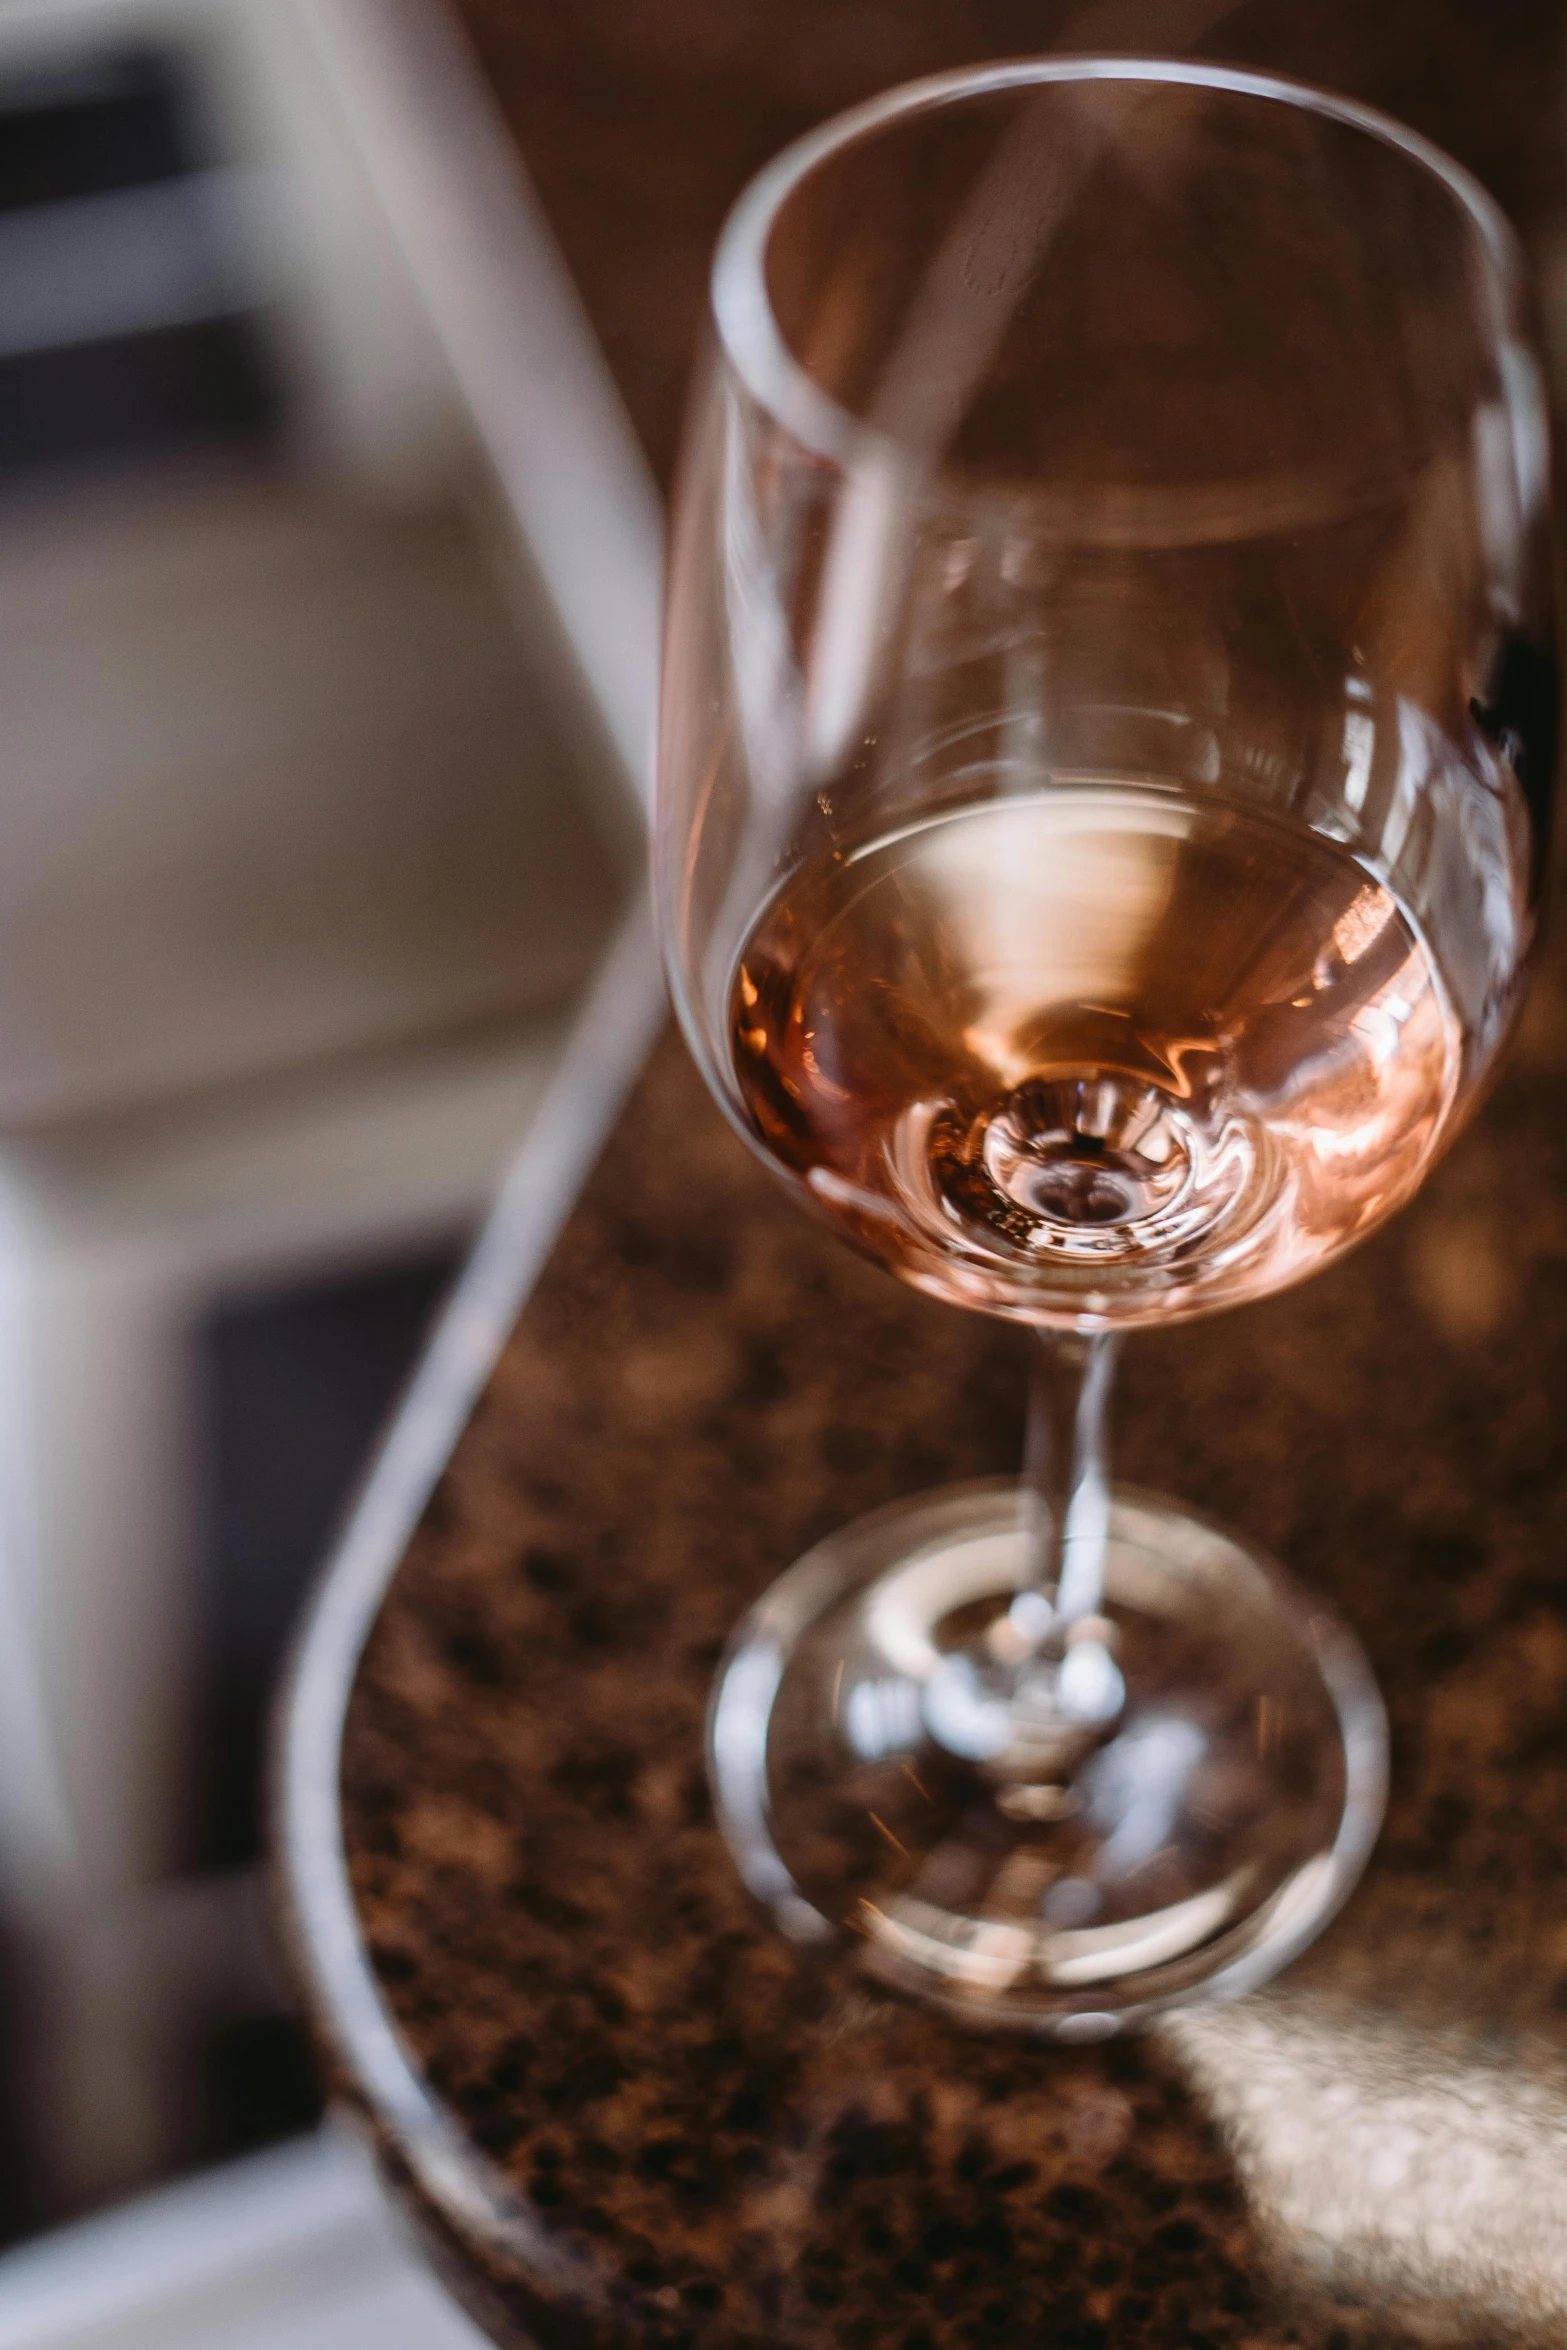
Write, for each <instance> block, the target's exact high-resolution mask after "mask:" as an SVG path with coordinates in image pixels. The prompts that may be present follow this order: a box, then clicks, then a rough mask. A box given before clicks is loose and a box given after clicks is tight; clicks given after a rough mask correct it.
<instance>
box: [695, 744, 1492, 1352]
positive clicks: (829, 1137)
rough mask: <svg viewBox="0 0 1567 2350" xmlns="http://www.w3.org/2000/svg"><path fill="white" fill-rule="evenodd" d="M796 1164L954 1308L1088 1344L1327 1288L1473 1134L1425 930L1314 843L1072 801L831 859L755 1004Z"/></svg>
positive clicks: (812, 873)
mask: <svg viewBox="0 0 1567 2350" xmlns="http://www.w3.org/2000/svg"><path fill="white" fill-rule="evenodd" d="M730 1038H731V1048H730V1049H731V1055H732V1067H733V1073H734V1079H735V1083H736V1086H737V1089H738V1092H739V1096H740V1099H741V1102H742V1104H743V1107H744V1112H745V1115H746V1117H747V1120H748V1122H749V1124H750V1126H751V1128H752V1129H753V1131H754V1133H755V1134H756V1136H757V1137H758V1138H759V1139H760V1141H761V1142H762V1143H763V1144H764V1146H765V1147H766V1149H767V1150H768V1151H769V1152H770V1153H771V1154H772V1156H773V1157H774V1158H775V1159H776V1160H778V1161H779V1162H781V1163H782V1165H783V1166H784V1167H786V1168H788V1169H789V1170H791V1171H792V1172H793V1173H794V1174H795V1175H796V1176H797V1177H798V1178H800V1179H801V1180H802V1182H803V1183H804V1185H805V1186H806V1187H807V1189H808V1191H809V1193H810V1195H811V1196H812V1198H813V1199H814V1201H815V1203H816V1205H817V1206H818V1207H819V1208H820V1209H821V1210H823V1211H825V1212H826V1213H827V1215H828V1216H829V1217H830V1218H831V1219H832V1220H833V1221H834V1222H836V1223H837V1224H838V1225H839V1226H840V1228H841V1229H842V1230H844V1232H845V1233H846V1235H847V1236H848V1237H850V1238H852V1239H854V1240H855V1241H856V1242H857V1243H858V1244H859V1245H860V1246H861V1247H863V1248H865V1249H868V1250H869V1251H870V1252H871V1253H872V1254H874V1255H875V1256H877V1257H879V1258H881V1259H882V1260H883V1261H884V1262H886V1263H887V1264H889V1265H890V1266H891V1267H892V1269H893V1270H894V1271H896V1272H898V1273H900V1274H902V1276H903V1277H904V1278H905V1279H906V1280H909V1281H912V1282H913V1283H915V1284H916V1285H917V1286H918V1287H920V1288H923V1289H927V1290H930V1291H932V1292H934V1293H935V1294H937V1295H938V1296H942V1297H946V1298H948V1299H950V1300H952V1301H953V1302H954V1303H957V1304H962V1305H967V1306H978V1307H982V1308H985V1309H988V1310H989V1311H990V1312H992V1313H1000V1314H1003V1315H1010V1316H1013V1317H1015V1318H1017V1319H1019V1320H1027V1321H1030V1322H1041V1321H1044V1322H1056V1323H1058V1324H1064V1325H1069V1326H1071V1325H1077V1326H1083V1327H1093V1326H1114V1325H1120V1324H1126V1323H1133V1322H1138V1321H1144V1320H1150V1319H1159V1320H1168V1319H1171V1318H1175V1317H1178V1316H1182V1315H1186V1314H1192V1313H1197V1312H1202V1311H1206V1310H1208V1309H1209V1308H1211V1307H1214V1306H1218V1305H1221V1304H1230V1303H1234V1302H1235V1301H1237V1300H1239V1299H1241V1298H1245V1297H1251V1296H1256V1295H1258V1294H1259V1293H1262V1292H1265V1291H1268V1290H1272V1289H1276V1288H1278V1287H1279V1286H1280V1285H1281V1284H1282V1283H1284V1282H1287V1281H1293V1280H1297V1279H1299V1278H1300V1277H1301V1276H1303V1275H1304V1274H1306V1273H1309V1272H1311V1271H1313V1270H1314V1269H1315V1268H1316V1267H1317V1266H1319V1265H1321V1264H1322V1263H1323V1262H1324V1260H1325V1259H1327V1258H1329V1257H1331V1256H1334V1255H1335V1254H1337V1253H1338V1252H1339V1251H1340V1250H1342V1249H1344V1248H1345V1247H1347V1246H1348V1245H1349V1243H1350V1242H1351V1241H1353V1240H1355V1239H1356V1238H1358V1237H1359V1236H1360V1235H1361V1234H1363V1233H1365V1232H1366V1231H1368V1230H1369V1229H1370V1228H1371V1227H1372V1226H1373V1225H1375V1224H1378V1223H1380V1222H1381V1221H1382V1219H1383V1218H1384V1217H1385V1216H1387V1215H1389V1214H1391V1213H1392V1211H1393V1210H1394V1209H1395V1208H1397V1207H1398V1206H1400V1205H1401V1204H1402V1202H1403V1201H1404V1200H1406V1199H1407V1198H1408V1197H1409V1196H1410V1194H1411V1193H1412V1192H1413V1191H1414V1190H1415V1189H1416V1187H1417V1185H1418V1184H1419V1182H1420V1180H1421V1177H1422V1175H1423V1174H1424V1172H1425V1170H1426V1168H1427V1166H1428V1164H1429V1162H1430V1160H1431V1158H1432V1156H1433V1154H1434V1153H1435V1152H1436V1150H1437V1149H1438V1148H1439V1146H1440V1144H1441V1143H1442V1141H1443V1140H1444V1139H1445V1132H1446V1128H1447V1123H1448V1117H1449V1112H1450V1110H1451V1108H1452V1104H1453V1100H1454V1095H1455V1091H1456V1087H1457V1079H1458V1071H1459V1054H1460V1042H1461V1039H1460V1034H1459V1028H1458V1023H1457V1021H1456V1019H1455V1018H1454V1015H1453V1013H1452V1010H1451V1008H1450V1006H1449V1003H1448V1000H1447V996H1446V994H1445V991H1444V988H1443V985H1442V982H1441V979H1440V977H1439V976H1438V974H1437V971H1436V969H1435V967H1434V965H1433V962H1432V959H1431V955H1430V953H1429V951H1428V949H1427V947H1426V945H1425V944H1424V942H1423V940H1422V938H1421V936H1420V934H1419V932H1418V930H1417V928H1416V926H1415V924H1414V922H1413V921H1412V920H1411V919H1410V917H1409V916H1408V915H1407V914H1406V913H1405V911H1404V910H1402V909H1401V908H1400V906H1399V904H1398V902H1397V900H1396V899H1395V898H1394V897H1393V895H1392V894H1391V893H1390V891H1389V890H1388V889H1387V888H1386V887H1385V886H1384V884H1383V883H1382V882H1381V881H1379V880H1378V879H1377V878H1376V877H1375V876H1374V875H1373V874H1372V873H1370V872H1369V871H1368V870H1367V869H1366V867H1365V866H1363V865H1362V864H1360V863H1359V862H1358V861H1357V859H1356V858H1355V857H1354V856H1353V855H1352V854H1351V852H1350V851H1349V850H1348V849H1346V848H1344V847H1343V846H1341V845H1340V844H1339V843H1337V842H1335V841H1332V840H1329V839H1325V838H1324V837H1323V836H1322V835H1320V834H1318V833H1316V832H1313V831H1311V830H1310V829H1309V828H1307V827H1306V826H1305V825H1303V824H1301V823H1299V822H1297V821H1291V820H1289V819H1287V818H1282V817H1279V816H1275V815H1271V814H1266V813H1259V812H1256V811H1254V810H1249V809H1247V808H1244V807H1238V806H1236V805H1234V804H1233V803H1231V802H1228V801H1223V800H1219V799H1216V798H1205V797H1203V796H1201V795H1196V794H1192V793H1190V792H1188V791H1185V790H1183V789H1175V788H1167V787H1163V786H1152V785H1150V786H1146V787H1145V786H1139V785H1128V784H1111V785H1105V784H1103V783H1099V784H1086V785H1082V786H1072V785H1066V784H1059V785H1055V786H1053V787H1051V788H1049V789H1047V790H1042V791H1036V792H1032V793H1030V794H1028V795H1026V796H1016V797H1004V798H998V799H991V800H986V801H982V802H979V803H977V804H970V805H967V806H965V807H962V808H960V809H958V810H957V811H955V812H944V813H941V814H938V815H934V816H931V817H929V818H927V819H926V820H924V821H922V822H919V823H916V824H913V825H910V826H908V827H907V828H905V829H902V830H899V831H897V832H893V833H889V834H886V835H884V836H883V837H881V838H880V839H877V840H874V841H871V842H870V843H868V844H867V845H865V846H863V847H861V848H859V849H857V850H854V851H849V852H844V851H837V852H828V853H826V854H823V855H821V856H820V857H818V858H817V859H815V860H814V861H808V862H806V863H805V864H803V865H801V866H800V867H798V868H797V869H796V870H795V871H794V872H793V873H791V874H790V876H789V877H788V879H787V880H786V881H785V882H784V884H783V885H782V887H781V888H780V889H779V890H778V891H777V892H776V893H775V895H774V896H773V897H772V898H771V899H770V900H769V902H768V903H767V904H766V906H765V907H764V908H763V910H762V912H761V915H760V917H759V918H758V920H757V922H756V923H755V925H754V927H753V929H752V931H751V934H750V936H749V938H748V939H747V941H746V944H745V947H744V949H743V952H742V954H741V956H740V959H739V964H738V967H737V969H736V973H735V977H734V981H733V986H732V992H731V999H730Z"/></svg>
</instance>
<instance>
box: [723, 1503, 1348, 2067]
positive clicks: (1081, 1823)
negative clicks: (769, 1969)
mask: <svg viewBox="0 0 1567 2350" xmlns="http://www.w3.org/2000/svg"><path fill="white" fill-rule="evenodd" d="M1022 1507H1023V1503H1022V1499H1021V1493H1020V1488H1019V1487H1018V1486H1016V1485H1015V1484H1013V1483H1011V1482H1002V1481H993V1482H986V1483H984V1484H975V1485H966V1486H957V1487H953V1488H949V1489H948V1490H946V1491H944V1492H940V1493H935V1494H926V1495H922V1496H920V1497H918V1498H917V1499H915V1500H912V1501H903V1502H897V1503H895V1504H894V1505H893V1506H892V1507H891V1508H888V1509H884V1510H878V1511H876V1512H875V1513H874V1514H873V1515H871V1516H869V1517H866V1518H862V1519H860V1520H859V1521H858V1522H857V1523H856V1524H854V1525H852V1526H848V1527H845V1528H844V1529H843V1530H842V1531H841V1532H839V1533H836V1534H834V1535H831V1536H830V1537H829V1538H828V1540H827V1541H825V1542H823V1543H821V1544H819V1545H818V1547H817V1548H816V1549H815V1550H813V1551H811V1552H809V1553H808V1554H807V1556H806V1557H805V1558H803V1559H801V1560H800V1561H799V1563H798V1564H797V1565H796V1566H794V1567H792V1568H791V1569H790V1570H789V1572H788V1573H787V1574H786V1575H784V1576H782V1577H781V1578H780V1580H779V1581H778V1582H777V1583H775V1584H774V1585H773V1587H772V1589H771V1590H770V1591H768V1592H767V1593H766V1594H765V1595H764V1597H763V1598H762V1599H761V1600H760V1601H759V1602H758V1604H757V1605H756V1607H754V1608H753V1609H752V1610H751V1612H750V1614H749V1615H748V1616H747V1617H746V1619H745V1621H744V1622H743V1623H742V1624H741V1625H740V1626H739V1628H738V1630H737V1631H736V1633H735V1636H734V1638H733V1640H732V1641H731V1643H730V1646H729V1650H728V1654H727V1655H726V1657H725V1659H724V1662H723V1665H722V1666H721V1668H720V1671H719V1675H718V1680H717V1683H716V1686H715V1689H714V1694H713V1704H712V1711H711V1715H710V1720H709V1768H710V1771H711V1775H712V1783H713V1791H714V1796H715V1800H716V1803H717V1809H718V1818H719V1822H720V1825H721V1827H722V1829H723V1832H724V1835H725V1837H726V1839H727V1841H728V1843H729V1847H730V1849H731V1851H732V1852H733V1854H734V1857H735V1859H736V1861H737V1863H738V1864H739V1868H740V1873H741V1875H742V1876H743V1877H744V1879H745V1881H746V1883H747V1884H748V1885H749V1886H750V1888H751V1890H752V1892H753V1893H755V1894H756V1895H757V1896H758V1897H759V1899H761V1900H762V1901H763V1902H765V1903H766V1904H767V1905H768V1907H769V1908H770V1909H771V1910H772V1911H773V1914H774V1916H775V1917H776V1919H777V1921H778V1923H779V1925H780V1926H781V1927H782V1928H783V1930H784V1931H785V1932H786V1933H787V1934H789V1935H791V1936H792V1937H793V1938H794V1939H795V1940H797V1941H802V1942H813V1941H814V1942H826V1941H830V1940H835V1939H837V1938H838V1937H839V1936H844V1937H846V1938H851V1939H852V1940H853V1942H855V1943H856V1944H857V1945H858V1946H859V1949H860V1951H861V1955H862V1963H863V1964H864V1966H865V1967H866V1969H867V1970H868V1971H869V1972H870V1973H871V1974H872V1975H874V1976H876V1977H877V1978H879V1979H880V1980H881V1981H883V1982H886V1983H889V1984H892V1985H895V1986H896V1987H898V1988H899V1989H901V1990H905V1991H911V1992H914V1993H916V1994H917V1995H919V1996H920V1997H922V1998H924V1999H926V2000H929V2001H931V2002H933V2003H934V2004H936V2005H937V2006H939V2007H942V2008H944V2009H946V2010H947V2011H948V2012H949V2013H951V2014H954V2015H957V2016H960V2017H962V2018H964V2019H965V2020H967V2021H970V2022H974V2023H982V2024H988V2025H993V2026H998V2027H1003V2028H1010V2029H1014V2030H1022V2031H1029V2032H1035V2033H1041V2034H1046V2035H1052V2036H1055V2037H1057V2038H1061V2039H1067V2040H1089V2039H1100V2038H1104V2037H1107V2036H1108V2035H1109V2034H1110V2033H1112V2032H1114V2031H1117V2030H1119V2029H1120V2028H1121V2027H1122V2026H1124V2025H1126V2024H1128V2023H1132V2022H1135V2021H1138V2020H1140V2019H1143V2018H1146V2017H1148V2016H1151V2015H1155V2014H1157V2013H1159V2012H1160V2011H1161V2010H1163V2009H1167V2008H1171V2007H1179V2006H1185V2005H1188V2004H1191V2003H1193V2002H1195V2001H1198V2000H1214V1999H1224V1998H1234V1997H1236V1996H1238V1995H1239V1994H1240V1993H1242V1992H1245V1991H1249V1990H1252V1989H1253V1988H1254V1987H1255V1986H1256V1985H1257V1984H1259V1983H1261V1982H1264V1981H1266V1979H1267V1978H1268V1977H1269V1976H1270V1975H1271V1974H1273V1973H1275V1972H1276V1970H1277V1969H1278V1968H1279V1967H1281V1966H1283V1965H1285V1964H1286V1963H1287V1962H1288V1961H1289V1960H1290V1959H1291V1958H1293V1957H1294V1956H1295V1955H1296V1953H1297V1952H1298V1951H1300V1950H1302V1949H1303V1948H1304V1947H1305V1945H1306V1944H1307V1943H1308V1942H1309V1941H1311V1939H1312V1938H1313V1936H1314V1935H1315V1934H1317V1933H1318V1932H1319V1931H1320V1929H1321V1927H1322V1926H1323V1924H1324V1923H1325V1922H1326V1920H1327V1919H1328V1918H1329V1917H1330V1916H1331V1915H1332V1913H1333V1912H1334V1910H1335V1909H1337V1907H1338V1906H1339V1904H1340V1902H1341V1901H1342V1900H1343V1899H1344V1897H1345V1895H1346V1894H1347V1893H1348V1891H1349V1889H1350V1887H1351V1886H1352V1885H1353V1884H1354V1882H1355V1880H1356V1878H1357V1877H1358V1876H1359V1875H1360V1872H1361V1870H1362V1869H1363V1868H1364V1866H1365V1863H1366V1860H1367V1857H1368V1856H1369V1854H1370V1851H1371V1847H1372V1845H1373V1843H1374V1841H1375V1839H1376V1834H1377V1829H1378V1827H1379V1826H1380V1824H1381V1819H1382V1809H1383V1803H1384V1800H1385V1794H1386V1779H1387V1725H1386V1718H1385V1716H1384V1714H1383V1710H1382V1703H1381V1700H1380V1698H1379V1696H1378V1694H1377V1689H1376V1684H1375V1682H1374V1681H1373V1679H1372V1677H1371V1672H1370V1668H1369V1667H1368V1665H1367V1664H1366V1661H1365V1658H1364V1656H1363V1654H1362V1653H1361V1650H1360V1647H1359V1644H1358V1643H1357V1642H1356V1640H1355V1639H1354V1637H1353V1635H1352V1634H1351V1633H1350V1632H1349V1631H1348V1630H1347V1629H1346V1628H1345V1626H1344V1625H1343V1624H1342V1623H1341V1622H1340V1621H1339V1620H1338V1618H1337V1617H1336V1616H1335V1615H1334V1614H1333V1613H1332V1612H1331V1610H1330V1609H1329V1608H1327V1607H1326V1605H1325V1604H1324V1603H1323V1602H1321V1601H1320V1600H1317V1599H1314V1598H1308V1597H1307V1596H1306V1595H1305V1594H1303V1593H1302V1592H1300V1591H1299V1590H1297V1589H1296V1587H1295V1586H1294V1585H1293V1584H1292V1583H1291V1582H1290V1580H1289V1579H1288V1577H1287V1576H1285V1574H1284V1573H1283V1572H1282V1570H1281V1569H1280V1568H1279V1567H1277V1566H1276V1565H1275V1564H1274V1563H1273V1562H1272V1561H1271V1560H1270V1559H1267V1558H1265V1557H1263V1556H1262V1555H1261V1554H1259V1553H1258V1552H1257V1551H1254V1550H1252V1549H1251V1548H1250V1547H1249V1546H1247V1545H1246V1544H1245V1543H1243V1542H1241V1541H1240V1540H1239V1539H1238V1538H1237V1537H1236V1536H1235V1535H1233V1534H1228V1533H1225V1532H1224V1531H1223V1530H1222V1529H1221V1528H1219V1527H1217V1526H1214V1525H1211V1524H1209V1523H1208V1521H1207V1520H1206V1519H1204V1518H1201V1517H1198V1516H1196V1515H1194V1514H1193V1513H1192V1512H1191V1511H1189V1510H1186V1509H1182V1508H1178V1507H1177V1506H1176V1505H1175V1504H1174V1503H1173V1502H1169V1501H1164V1500H1161V1499H1159V1498H1158V1497H1156V1496H1154V1495H1151V1494H1146V1493H1140V1492H1136V1491H1134V1490H1132V1489H1130V1488H1127V1487H1119V1488H1117V1490H1116V1493H1115V1496H1114V1502H1113V1507H1112V1511H1111V1522H1110V1535H1109V1543H1108V1551H1107V1560H1106V1591H1105V1600H1104V1604H1103V1608H1102V1610H1101V1613H1100V1614H1099V1615H1098V1616H1096V1617H1093V1618H1090V1619H1087V1620H1086V1621H1085V1622H1084V1623H1082V1624H1079V1625H1074V1626H1070V1627H1067V1628H1065V1630H1064V1633H1063V1632H1062V1630H1061V1629H1060V1628H1059V1627H1057V1628H1056V1631H1055V1636H1054V1641H1053V1644H1052V1642H1051V1640H1050V1639H1049V1638H1044V1637H1041V1634H1042V1632H1043V1621H1042V1619H1041V1618H1040V1616H1039V1614H1038V1611H1039V1610H1040V1608H1041V1604H1042V1603H1040V1602H1038V1601H1034V1600H1031V1599H1025V1600H1024V1601H1023V1602H1022V1603H1021V1604H1020V1605H1018V1606H1014V1605H1013V1602H1014V1600H1015V1599H1016V1597H1017V1593H1018V1585H1019V1580H1020V1576H1021V1574H1022V1570H1023V1565H1024V1560H1025V1556H1026V1552H1027V1546H1026V1543H1025V1540H1024V1534H1023V1528H1022V1518H1021V1512H1022ZM1031 1611H1033V1613H1032V1614H1031ZM1048 1612H1049V1611H1048V1610H1045V1611H1044V1615H1045V1616H1048ZM1020 1627H1021V1629H1020ZM1074 1656H1075V1657H1076V1662H1075V1663H1074ZM1074 1675H1075V1681H1074V1679H1073V1676H1074ZM1063 1693H1065V1695H1066V1697H1067V1700H1068V1702H1066V1703H1063V1701H1062V1700H1063ZM1085 1699H1086V1702H1085Z"/></svg>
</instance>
